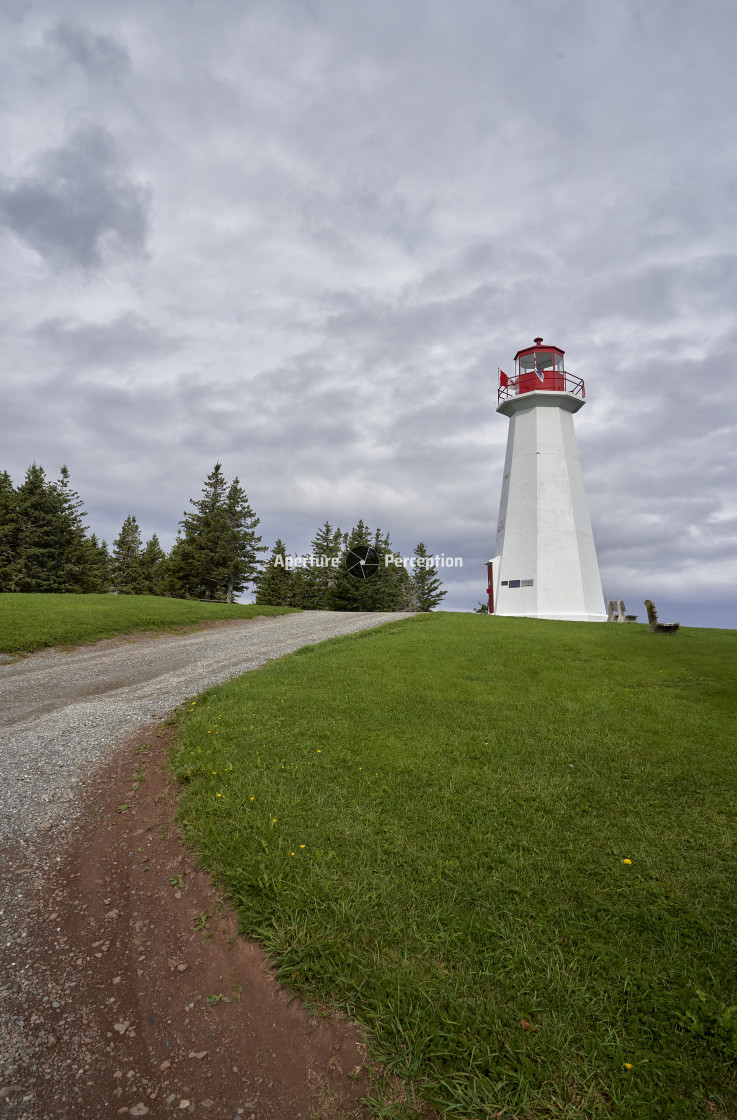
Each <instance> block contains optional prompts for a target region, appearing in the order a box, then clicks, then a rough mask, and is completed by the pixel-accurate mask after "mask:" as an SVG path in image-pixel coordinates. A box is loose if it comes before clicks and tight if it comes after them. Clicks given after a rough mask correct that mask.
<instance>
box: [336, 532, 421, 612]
mask: <svg viewBox="0 0 737 1120" xmlns="http://www.w3.org/2000/svg"><path fill="white" fill-rule="evenodd" d="M357 547H358V548H373V549H374V550H375V552H376V557H377V561H378V568H377V571H376V574H375V575H372V576H370V577H369V578H366V579H361V578H357V577H356V576H354V575H352V574H351V572H350V571H349V569H348V564H347V556H348V553H349V551H350V550H351V549H354V548H357ZM387 558H389V559H390V563H388V564H387V562H386V560H387ZM393 558H394V552H393V549H392V545H391V541H390V539H389V536H388V535H385V534H382V532H381V530H380V529H377V530H376V531H375V532H374V533H372V532H371V530H370V529H369V528H368V526H367V525H365V524H364V522H363V520H361V521H359V522H358V524H357V525H356V526H355V527H354V528H353V529H352V530H351V532H350V533H348V534H345V535H344V537H343V552H342V554H341V558H340V565H339V567H338V571H337V573H336V579H335V584H334V586H333V587H332V588H331V590H330V592H329V595H328V605H329V607H330V609H331V610H336V611H401V610H408V609H409V608H410V605H411V604H410V599H409V577H408V575H407V572H406V571H405V570H404V567H401V568H398V567H396V565H395V564H394V563H393Z"/></svg>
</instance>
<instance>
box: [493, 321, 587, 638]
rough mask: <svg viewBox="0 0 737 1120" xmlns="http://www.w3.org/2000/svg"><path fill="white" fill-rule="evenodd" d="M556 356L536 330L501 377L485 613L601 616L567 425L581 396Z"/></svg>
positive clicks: (582, 399) (572, 442)
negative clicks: (503, 442)
mask: <svg viewBox="0 0 737 1120" xmlns="http://www.w3.org/2000/svg"><path fill="white" fill-rule="evenodd" d="M563 355H564V351H563V350H561V349H560V348H559V347H557V346H543V340H542V339H541V338H536V339H535V345H534V346H528V347H527V349H525V350H518V351H517V354H516V355H515V359H514V375H513V376H511V377H507V375H506V374H504V373H501V372H500V375H499V381H500V385H499V406H498V408H497V412H501V413H502V415H503V416H508V417H509V437H508V440H507V457H506V460H505V462H504V480H503V482H502V497H501V502H500V504H499V521H498V524H497V530H496V544H495V547H494V558H493V559H492V560H490V561H489V563H488V568H489V589H488V590H489V613H490V614H500V615H516V616H518V617H523V618H557V619H565V620H568V621H571V622H573V621H578V622H606V619H607V616H606V612H605V610H604V596H603V593H602V589H601V577H600V576H599V565H598V562H597V559H596V549H595V548H594V536H593V533H592V532H591V520H590V518H589V511H588V505H587V503H586V494H585V492H584V488H583V477H582V475H581V463H580V461H579V458H578V449H577V447H576V434H575V432H574V430H573V414H574V412H578V410H579V409H580V408H583V406H584V404H585V403H586V400H585V397H586V394H585V390H584V384H583V381H581V380H580V379H579V378H576V377H571V375H570V374H568V373H566V371H565V368H564V366H563Z"/></svg>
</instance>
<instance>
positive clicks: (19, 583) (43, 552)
mask: <svg viewBox="0 0 737 1120" xmlns="http://www.w3.org/2000/svg"><path fill="white" fill-rule="evenodd" d="M61 515H62V499H61V496H60V494H59V492H58V490H57V488H56V487H55V486H53V484H51V483H49V482H48V481H47V479H46V474H45V472H44V470H43V467H39V466H38V465H37V464H36V463H33V464H32V465H31V466H30V467H29V468H28V470H27V471H26V476H25V479H24V480H23V482H22V483H21V485H20V486H19V487H18V490H17V491H16V499H15V530H14V532H13V545H12V549H13V552H12V556H11V562H10V569H11V576H10V582H11V585H12V588H13V590H14V591H21V592H55V591H61V590H65V588H64V586H63V585H62V583H63V580H62V577H61V575H60V572H59V539H60V518H61Z"/></svg>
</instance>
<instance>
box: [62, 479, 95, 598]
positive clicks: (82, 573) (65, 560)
mask: <svg viewBox="0 0 737 1120" xmlns="http://www.w3.org/2000/svg"><path fill="white" fill-rule="evenodd" d="M55 488H56V492H57V494H58V498H59V508H58V512H57V516H56V518H55V525H54V538H55V539H54V549H55V552H56V583H57V586H56V590H57V591H60V592H70V591H76V592H79V591H85V590H86V588H87V586H88V584H89V583H90V580H91V578H92V572H91V571H90V572H88V571H87V568H88V566H91V567H94V554H93V552H92V551H91V550H90V548H89V540H88V538H87V535H86V530H85V526H84V518H85V517H86V516H87V515H86V514H85V513H84V505H83V502H82V499H81V498H80V496H79V494H77V493H76V491H74V490H72V488H71V485H70V482H69V470H68V468H67V467H66V466H63V467H62V468H61V477H60V478H59V480H58V482H57V483H56V487H55Z"/></svg>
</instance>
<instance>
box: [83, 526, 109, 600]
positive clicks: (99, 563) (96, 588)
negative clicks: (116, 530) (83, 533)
mask: <svg viewBox="0 0 737 1120" xmlns="http://www.w3.org/2000/svg"><path fill="white" fill-rule="evenodd" d="M86 547H87V554H88V558H87V563H86V565H85V584H84V586H83V587H82V589H81V590H82V591H84V592H86V593H87V594H88V595H107V594H109V593H110V591H111V590H112V586H113V564H112V560H111V558H110V553H109V552H108V547H107V542H106V541H104V540H103V541H98V539H97V534H96V533H93V534H92V536H91V537H88V538H86Z"/></svg>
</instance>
